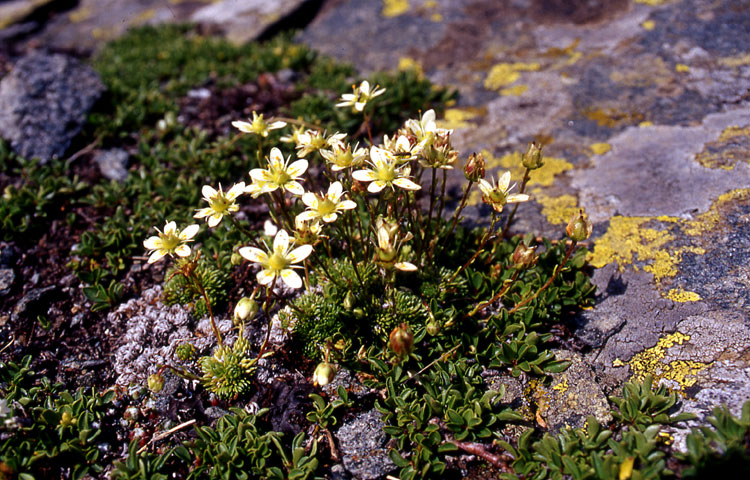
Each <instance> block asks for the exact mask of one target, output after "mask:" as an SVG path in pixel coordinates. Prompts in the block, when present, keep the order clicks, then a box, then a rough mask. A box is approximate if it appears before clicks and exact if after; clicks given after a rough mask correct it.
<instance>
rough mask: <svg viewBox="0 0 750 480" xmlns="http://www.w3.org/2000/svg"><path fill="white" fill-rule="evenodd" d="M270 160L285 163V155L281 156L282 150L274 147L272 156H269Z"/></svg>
mask: <svg viewBox="0 0 750 480" xmlns="http://www.w3.org/2000/svg"><path fill="white" fill-rule="evenodd" d="M269 160H270V161H271V162H273V163H281V164H283V163H284V155H282V154H281V150H279V149H278V147H273V148H272V149H271V154H270V155H269Z"/></svg>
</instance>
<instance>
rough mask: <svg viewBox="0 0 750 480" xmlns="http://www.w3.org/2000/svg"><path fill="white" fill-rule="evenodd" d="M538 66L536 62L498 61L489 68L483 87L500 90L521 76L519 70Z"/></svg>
mask: <svg viewBox="0 0 750 480" xmlns="http://www.w3.org/2000/svg"><path fill="white" fill-rule="evenodd" d="M539 68H540V65H539V64H538V63H522V62H517V63H498V64H497V65H495V66H493V67H492V68H491V69H490V71H489V73H488V74H487V78H485V79H484V88H486V89H488V90H500V89H502V88H503V87H505V86H507V85H510V84H512V83H514V82H516V81H517V80H518V79H519V78H521V72H532V71H536V70H539Z"/></svg>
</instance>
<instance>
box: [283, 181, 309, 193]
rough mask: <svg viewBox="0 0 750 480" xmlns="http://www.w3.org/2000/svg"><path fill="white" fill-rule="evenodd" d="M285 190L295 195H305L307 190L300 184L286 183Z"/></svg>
mask: <svg viewBox="0 0 750 480" xmlns="http://www.w3.org/2000/svg"><path fill="white" fill-rule="evenodd" d="M283 188H284V190H286V191H287V192H289V193H291V194H293V195H304V194H305V188H304V187H303V186H302V185H300V183H299V182H286V183H285V184H284V187H283Z"/></svg>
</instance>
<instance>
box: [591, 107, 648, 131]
mask: <svg viewBox="0 0 750 480" xmlns="http://www.w3.org/2000/svg"><path fill="white" fill-rule="evenodd" d="M583 115H584V116H585V117H586V118H588V119H590V120H593V121H595V122H596V123H597V124H598V125H599V126H600V127H609V128H614V127H618V126H620V125H635V124H638V123H639V122H640V121H641V120H642V119H643V113H641V112H623V111H620V110H617V109H614V108H607V109H603V108H593V109H589V110H585V111H584V112H583Z"/></svg>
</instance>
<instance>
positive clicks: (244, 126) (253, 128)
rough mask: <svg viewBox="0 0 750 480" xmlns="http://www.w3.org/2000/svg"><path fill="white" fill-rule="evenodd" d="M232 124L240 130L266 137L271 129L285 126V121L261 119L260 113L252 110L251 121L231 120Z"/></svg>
mask: <svg viewBox="0 0 750 480" xmlns="http://www.w3.org/2000/svg"><path fill="white" fill-rule="evenodd" d="M232 126H233V127H235V128H237V129H239V130H240V131H241V132H245V133H254V134H256V135H260V136H261V137H267V136H268V133H269V132H270V131H271V130H276V129H277V128H284V127H286V122H282V121H278V122H273V123H268V122H266V121H265V120H264V119H263V114H262V113H261V114H260V115H258V112H253V121H252V122H250V123H248V122H241V121H236V122H232Z"/></svg>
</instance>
